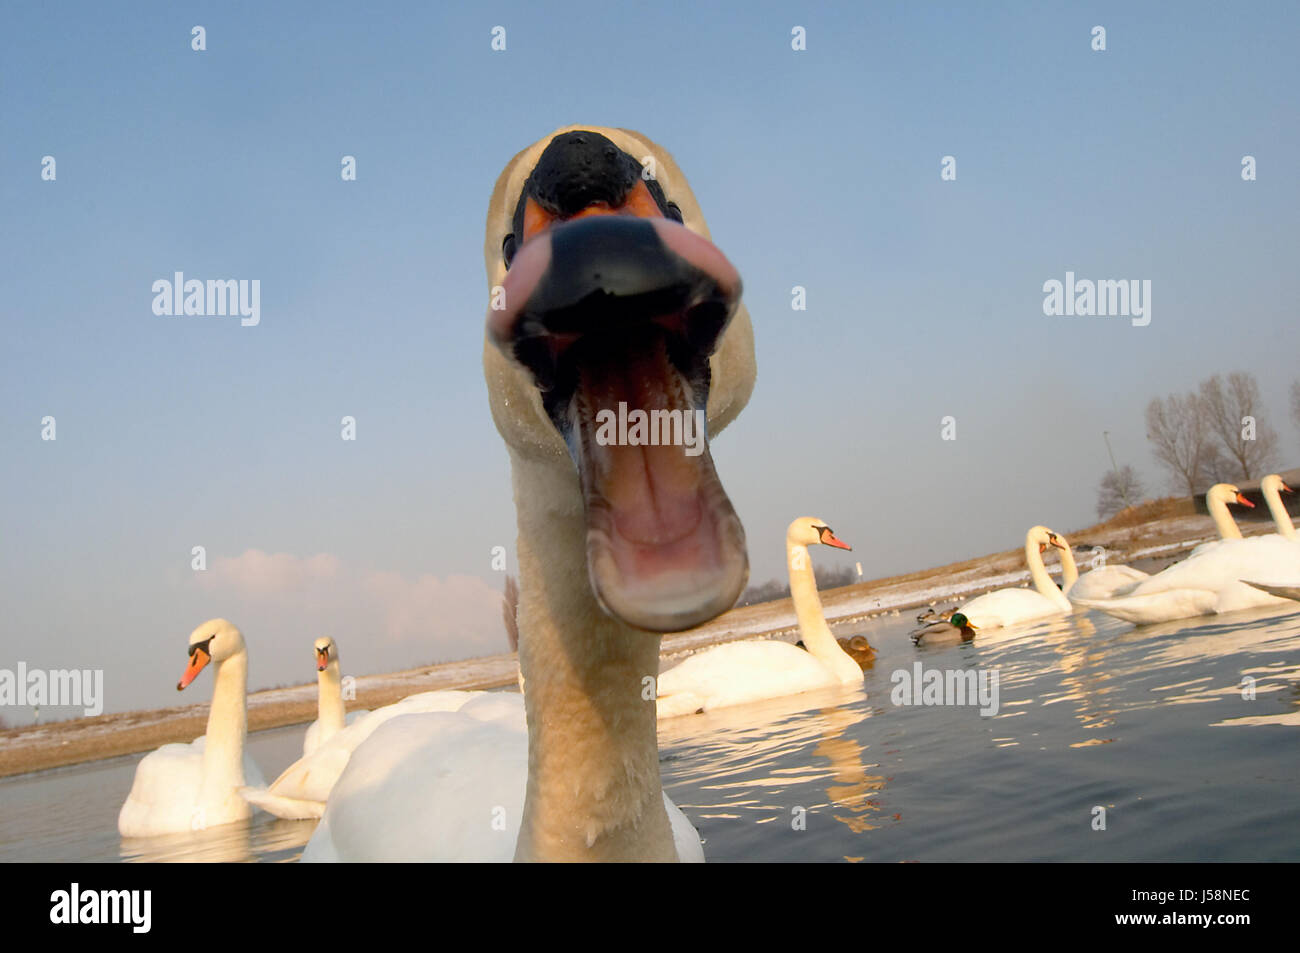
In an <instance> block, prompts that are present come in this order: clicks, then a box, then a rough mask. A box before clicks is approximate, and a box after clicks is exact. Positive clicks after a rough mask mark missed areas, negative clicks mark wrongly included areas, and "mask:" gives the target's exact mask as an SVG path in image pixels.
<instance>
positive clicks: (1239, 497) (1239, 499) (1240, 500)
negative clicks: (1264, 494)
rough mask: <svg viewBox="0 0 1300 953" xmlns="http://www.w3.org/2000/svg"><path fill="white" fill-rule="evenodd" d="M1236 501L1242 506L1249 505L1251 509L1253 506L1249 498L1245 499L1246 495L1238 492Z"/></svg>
mask: <svg viewBox="0 0 1300 953" xmlns="http://www.w3.org/2000/svg"><path fill="white" fill-rule="evenodd" d="M1237 502H1238V503H1240V504H1241V505H1242V506H1249V507H1250V508H1251V509H1252V510H1253V509H1254V508H1255V504H1254V503H1252V502H1250V500H1248V499H1246V497H1245V496H1243V495H1242V494H1240V493H1238V494H1237Z"/></svg>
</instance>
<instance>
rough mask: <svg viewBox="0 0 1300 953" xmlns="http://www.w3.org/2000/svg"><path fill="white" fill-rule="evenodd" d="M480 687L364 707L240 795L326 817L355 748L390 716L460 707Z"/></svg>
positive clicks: (286, 813)
mask: <svg viewBox="0 0 1300 953" xmlns="http://www.w3.org/2000/svg"><path fill="white" fill-rule="evenodd" d="M476 694H479V693H477V692H464V691H436V692H421V693H419V694H417V695H409V696H407V697H406V698H403V699H402V700H401V701H399V702H394V703H393V704H391V705H385V706H384V707H382V708H377V709H375V710H374V711H370V712H364V713H362V714H361V716H360V717H359V718H357V719H356V720H355V721H353V722H352V723H351V724H350V725H347V726H346V727H344V728H342V729H340V730H339V731H337V732H335V733H334V734H333V735H332V736H331V737H330V738H328V739H326V740H325V741H323V742H321V744H320V745H319V746H318V747H317V748H316V749H315V750H314V751H312V753H311V754H308V755H303V756H302V757H301V758H299V759H298V760H297V761H295V762H294V763H293V764H291V765H289V767H287V768H285V769H284V771H282V772H281V773H280V776H279V777H277V778H276V779H275V780H274V781H272V782H271V784H270V785H269V786H267V785H266V784H265V783H262V784H257V785H255V784H250V785H245V786H243V787H241V788H240V789H239V794H240V796H241V797H242V798H243V799H244V800H245V801H247V802H248V803H249V804H251V805H252V806H254V807H258V808H261V809H262V810H264V811H266V812H267V813H268V814H274V815H275V816H276V817H281V818H285V819H288V820H299V819H303V818H313V817H320V816H321V815H322V814H324V813H325V803H326V801H327V800H328V798H329V796H330V792H331V791H332V790H333V789H334V785H335V784H336V783H337V782H338V779H339V777H340V776H341V775H342V774H343V770H344V769H345V768H346V767H347V766H348V762H349V761H350V759H351V758H352V755H353V753H354V752H355V751H356V749H357V748H358V747H360V746H361V744H362V743H363V742H365V741H366V740H367V739H368V738H370V736H371V735H373V734H374V733H375V731H376V730H377V729H378V728H379V727H380V726H381V725H383V724H385V723H386V722H388V721H390V720H391V719H393V718H397V717H398V716H400V715H412V714H423V713H429V712H444V711H458V710H459V709H460V708H461V706H463V705H464V704H465V703H466V702H467V701H469V700H470V699H471V698H473V697H474V696H475V695H476Z"/></svg>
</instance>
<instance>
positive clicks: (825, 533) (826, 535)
mask: <svg viewBox="0 0 1300 953" xmlns="http://www.w3.org/2000/svg"><path fill="white" fill-rule="evenodd" d="M822 542H823V543H825V544H826V545H827V546H834V547H835V548H836V549H847V550H848V551H849V552H852V551H853V547H852V546H850V545H849V544H848V543H846V542H844V540H842V539H840V538H839V537H838V536H836V535H835V534H834V533H832V532H831V531H830V530H828V529H824V530H822Z"/></svg>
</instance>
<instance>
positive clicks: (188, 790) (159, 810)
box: [117, 619, 265, 837]
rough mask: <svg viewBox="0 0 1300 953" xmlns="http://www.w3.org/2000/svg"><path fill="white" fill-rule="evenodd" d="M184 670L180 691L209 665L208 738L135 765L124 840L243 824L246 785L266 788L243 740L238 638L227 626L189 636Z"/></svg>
mask: <svg viewBox="0 0 1300 953" xmlns="http://www.w3.org/2000/svg"><path fill="white" fill-rule="evenodd" d="M189 646H190V663H189V666H188V667H187V668H186V669H185V674H183V675H182V676H181V680H180V682H179V683H178V684H177V686H176V689H177V691H180V690H181V689H183V688H184V687H185V686H186V685H188V684H189V683H190V682H192V681H194V677H195V676H196V675H198V674H199V672H200V671H202V670H203V667H204V666H205V665H207V664H208V662H209V661H211V662H212V663H213V669H214V671H213V680H212V706H211V708H210V709H209V711H208V727H207V734H205V735H204V736H203V737H201V738H198V739H196V740H195V741H193V742H192V743H190V744H166V745H163V746H162V747H161V748H159V749H158V750H157V751H153V752H151V753H149V754H148V755H146V756H145V757H144V758H142V759H141V761H140V763H139V764H138V765H136V768H135V780H134V782H133V783H132V784H131V793H130V794H129V795H128V796H127V799H126V803H124V804H123V805H122V810H121V812H120V813H119V814H118V816H117V829H118V832H119V833H120V834H121V835H122V836H123V837H151V836H154V835H156V834H174V833H178V832H181V831H191V830H203V829H205V828H209V827H216V826H217V825H219V824H229V823H231V822H232V821H240V820H243V819H244V818H246V817H248V816H249V815H250V814H251V813H252V810H251V809H250V808H249V806H248V805H247V804H245V803H244V801H243V799H242V798H241V797H240V796H239V794H238V789H239V788H240V787H241V786H242V785H243V784H244V783H245V781H246V780H247V781H252V782H253V783H254V784H264V783H265V782H264V781H263V780H262V773H261V772H260V771H259V770H258V768H257V765H256V764H255V763H254V762H253V760H252V759H251V758H249V757H248V756H247V755H246V754H245V752H244V738H245V735H246V734H247V726H248V714H247V711H248V709H247V697H246V696H247V690H248V654H247V652H246V651H245V649H244V636H243V634H242V633H241V632H240V631H239V630H238V629H237V628H235V627H234V626H233V625H231V624H230V623H229V622H227V621H226V620H225V619H212V620H211V621H209V622H205V623H203V624H202V625H201V626H199V627H198V628H197V629H195V630H194V631H193V632H192V633H190V642H189Z"/></svg>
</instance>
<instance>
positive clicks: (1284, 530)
mask: <svg viewBox="0 0 1300 953" xmlns="http://www.w3.org/2000/svg"><path fill="white" fill-rule="evenodd" d="M1259 489H1260V492H1262V493H1263V494H1264V501H1265V502H1266V503H1268V511H1269V512H1270V513H1272V514H1273V522H1275V523H1276V524H1277V532H1278V535H1279V536H1282V537H1285V538H1286V539H1295V538H1296V533H1295V523H1293V522H1292V521H1291V514H1290V513H1288V512H1287V511H1286V504H1285V503H1283V502H1282V494H1283V493H1294V492H1295V491H1294V490H1293V489H1291V488H1290V487H1289V486H1287V485H1286V484H1285V483H1284V482H1283V481H1282V478H1281V477H1280V476H1278V475H1277V474H1276V473H1270V474H1269V475H1268V476H1266V477H1264V479H1262V480H1260V481H1259Z"/></svg>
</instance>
